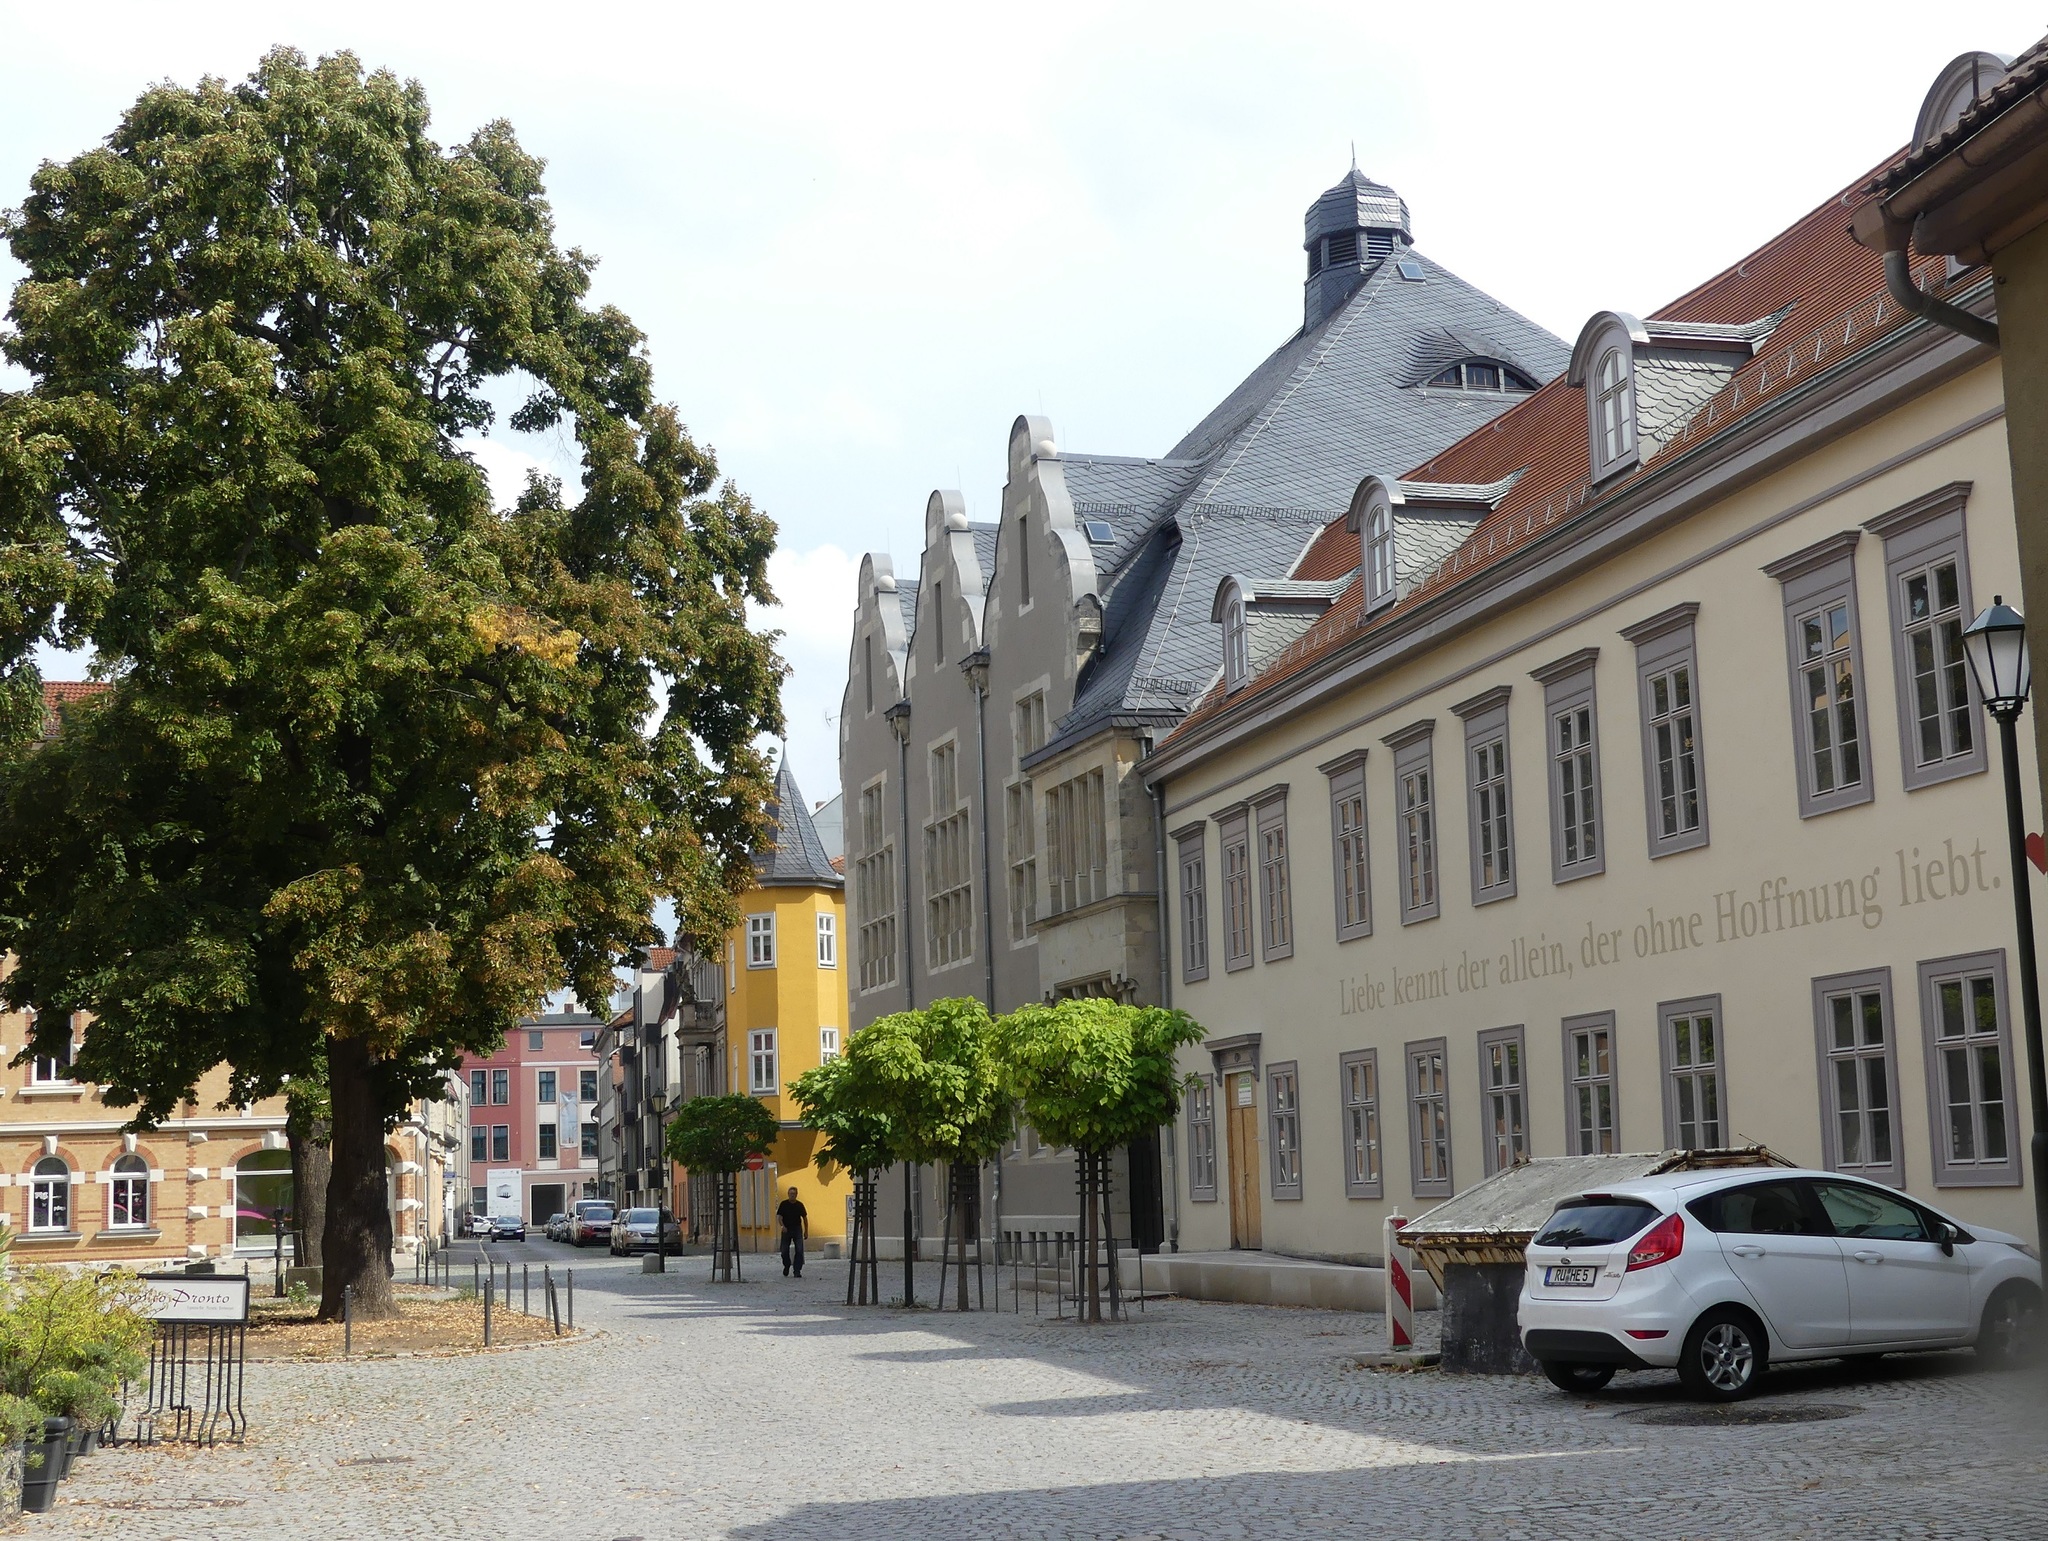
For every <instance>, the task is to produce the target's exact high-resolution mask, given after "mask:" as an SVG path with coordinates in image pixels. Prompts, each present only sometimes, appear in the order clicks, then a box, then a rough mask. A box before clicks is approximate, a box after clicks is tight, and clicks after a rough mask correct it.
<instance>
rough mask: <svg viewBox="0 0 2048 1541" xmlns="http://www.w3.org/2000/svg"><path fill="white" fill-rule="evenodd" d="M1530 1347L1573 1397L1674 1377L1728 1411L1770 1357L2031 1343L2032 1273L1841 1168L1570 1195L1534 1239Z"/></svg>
mask: <svg viewBox="0 0 2048 1541" xmlns="http://www.w3.org/2000/svg"><path fill="white" fill-rule="evenodd" d="M1527 1257H1528V1272H1527V1274H1526V1275H1525V1277H1524V1280H1523V1284H1522V1297H1521V1330H1522V1342H1523V1346H1524V1347H1526V1348H1527V1349H1528V1350H1529V1354H1530V1356H1531V1357H1532V1358H1533V1359H1535V1360H1536V1362H1537V1363H1538V1364H1540V1365H1541V1366H1542V1367H1543V1373H1544V1374H1546V1375H1547V1376H1549V1377H1550V1379H1551V1381H1552V1382H1553V1383H1554V1384H1556V1385H1557V1386H1559V1387H1562V1388H1563V1389H1565V1390H1567V1391H1582V1392H1583V1391H1597V1390H1599V1389H1600V1388H1601V1387H1602V1386H1604V1385H1606V1384H1607V1382H1608V1381H1609V1380H1610V1379H1612V1378H1613V1375H1614V1372H1615V1371H1616V1370H1617V1369H1637V1370H1640V1369H1648V1368H1653V1367H1654V1368H1663V1369H1676V1370H1677V1371H1678V1375H1679V1379H1680V1380H1681V1381H1683V1382H1684V1383H1685V1386H1686V1389H1687V1390H1689V1391H1691V1392H1692V1393H1693V1394H1694V1395H1696V1396H1700V1397H1706V1398H1709V1399H1712V1400H1715V1401H1732V1400H1734V1399H1735V1398H1737V1397H1742V1396H1747V1395H1749V1393H1751V1392H1752V1391H1754V1390H1756V1387H1757V1382H1758V1381H1759V1380H1760V1379H1761V1378H1762V1376H1763V1373H1764V1369H1765V1367H1766V1366H1768V1365H1769V1364H1771V1363H1772V1362H1773V1361H1789V1360H1801V1359H1834V1358H1847V1359H1856V1358H1864V1357H1871V1358H1874V1357H1876V1356H1877V1355H1880V1354H1887V1353H1892V1352H1894V1351H1897V1350H1908V1349H1938V1348H1959V1347H1963V1346H1974V1347H1975V1349H1976V1350H1977V1353H1978V1355H1979V1356H1980V1357H1981V1358H1983V1359H1985V1360H1987V1361H1988V1362H1990V1363H1991V1364H1994V1365H1999V1366H2005V1365H2012V1364H2018V1363H2021V1362H2024V1361H2026V1360H2027V1359H2029V1358H2031V1357H2032V1356H2033V1355H2034V1354H2035V1353H2037V1352H2038V1351H2039V1349H2040V1347H2041V1332H2042V1310H2041V1298H2042V1297H2041V1260H2040V1257H2039V1255H2038V1254H2037V1253H2036V1252H2035V1250H2034V1249H2033V1248H2032V1247H2031V1246H2029V1245H2028V1244H2027V1243H2026V1242H2024V1241H2022V1240H2020V1238H2019V1237H2017V1236H2009V1235H2007V1234H2006V1233H2005V1232H2003V1231H1994V1230H1990V1229H1988V1228H1986V1227H1982V1226H1975V1225H1964V1224H1963V1223H1962V1222H1960V1221H1958V1220H1956V1219H1954V1218H1953V1217H1952V1216H1949V1215H1946V1214H1943V1213H1942V1212H1941V1211H1940V1210H1937V1209H1933V1208H1930V1207H1929V1206H1928V1205H1926V1204H1923V1203H1921V1202H1920V1201H1919V1200H1918V1199H1913V1198H1908V1197H1907V1196H1906V1195H1905V1194H1903V1193H1899V1192H1897V1191H1895V1190H1893V1189H1891V1188H1887V1187H1884V1186H1882V1185H1880V1184H1878V1183H1874V1182H1867V1181H1864V1180H1863V1179H1861V1178H1855V1177H1844V1176H1842V1175H1841V1174H1839V1173H1836V1172H1811V1171H1787V1170H1784V1169H1773V1170H1768V1171H1760V1170H1758V1169H1756V1168H1754V1167H1752V1168H1747V1169H1740V1170H1728V1169H1723V1170H1721V1171H1707V1172H1701V1171H1694V1172H1674V1173H1670V1174H1667V1175H1665V1176H1661V1177H1646V1178H1638V1179H1633V1180H1631V1181H1628V1182H1622V1183H1616V1184H1614V1185H1613V1186H1612V1187H1611V1188H1606V1189H1603V1190H1601V1191H1599V1192H1591V1193H1581V1194H1578V1195H1576V1196H1575V1197H1572V1198H1568V1199H1565V1200H1564V1201H1563V1202H1562V1203H1560V1204H1559V1205H1558V1206H1557V1209H1556V1211H1555V1212H1554V1213H1553V1214H1552V1215H1551V1217H1550V1219H1549V1220H1548V1221H1547V1222H1546V1223H1545V1224H1544V1226H1543V1228H1542V1229H1541V1230H1540V1231H1538V1232H1537V1233H1536V1236H1535V1239H1534V1240H1533V1241H1531V1242H1530V1244H1529V1247H1528V1252H1527Z"/></svg>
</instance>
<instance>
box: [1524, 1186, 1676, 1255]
mask: <svg viewBox="0 0 2048 1541" xmlns="http://www.w3.org/2000/svg"><path fill="white" fill-rule="evenodd" d="M1658 1213H1659V1211H1658V1209H1657V1206H1656V1205H1654V1204H1649V1203H1645V1202H1644V1201H1643V1200H1642V1199H1628V1198H1616V1197H1614V1196H1612V1195H1610V1194H1589V1195H1588V1196H1587V1197H1585V1198H1582V1199H1566V1200H1565V1201H1564V1202H1563V1203H1562V1204H1560V1205H1558V1206H1557V1212H1556V1213H1555V1214H1553V1215H1552V1216H1551V1217H1550V1218H1549V1219H1548V1220H1547V1221H1545V1222H1544V1225H1543V1229H1542V1230H1540V1231H1538V1232H1537V1233H1536V1245H1537V1246H1539V1247H1599V1246H1605V1245H1607V1244H1608V1243H1610V1242H1617V1241H1626V1240H1628V1238H1629V1237H1631V1236H1633V1235H1635V1234H1636V1233H1637V1232H1638V1231H1641V1230H1643V1229H1644V1228H1645V1227H1646V1226H1648V1225H1649V1224H1650V1223H1651V1222H1652V1221H1653V1220H1655V1219H1656V1218H1657V1215H1658Z"/></svg>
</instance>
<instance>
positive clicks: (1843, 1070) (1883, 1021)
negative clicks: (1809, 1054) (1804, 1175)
mask: <svg viewBox="0 0 2048 1541" xmlns="http://www.w3.org/2000/svg"><path fill="white" fill-rule="evenodd" d="M1873 1006H1875V1008H1876V1012H1877V1022H1876V1027H1877V1038H1876V1039H1875V1041H1872V1040H1871V1038H1870V1036H1869V1032H1870V1027H1871V1024H1870V1021H1869V1013H1870V1009H1871V1008H1872V1007H1873ZM1845 1007H1846V1008H1847V1015H1846V1019H1844V1015H1843V1009H1844V1008H1845ZM1845 1026H1846V1027H1847V1028H1848V1039H1847V1041H1846V1042H1844V1041H1842V1036H1841V1029H1842V1028H1843V1027H1845ZM1813 1033H1814V1053H1815V1058H1816V1062H1817V1064H1818V1067H1819V1073H1820V1115H1821V1117H1820V1135H1821V1140H1820V1144H1821V1163H1822V1165H1824V1166H1825V1167H1826V1168H1827V1169H1828V1170H1829V1171H1830V1172H1843V1173H1848V1174H1851V1175H1854V1176H1857V1177H1870V1178H1875V1179H1876V1180H1877V1181H1878V1182H1882V1183H1889V1184H1890V1185H1891V1186H1892V1187H1894V1188H1897V1187H1902V1186H1904V1184H1905V1181H1906V1152H1905V1142H1904V1140H1903V1139H1902V1138H1901V1136H1902V1134H1903V1132H1904V1131H1903V1130H1902V1129H1901V1128H1900V1120H1899V1114H1900V1112H1901V1109H1900V1107H1899V1055H1898V1043H1899V1031H1898V1020H1897V1018H1896V1016H1895V1015H1894V1014H1893V1012H1892V971H1891V970H1890V969H1888V968H1874V969H1859V970H1858V971H1856V972H1855V973H1852V974H1831V975H1826V976H1824V977H1822V978H1819V979H1816V980H1814V982H1813ZM1845 1080H1846V1081H1847V1082H1848V1083H1849V1084H1848V1086H1847V1088H1846V1096H1845V1094H1844V1092H1845V1089H1844V1086H1843V1082H1844V1081H1845ZM1852 1104H1853V1105H1852ZM1852 1121H1853V1123H1854V1125H1855V1133H1854V1134H1853V1135H1850V1134H1849V1133H1848V1131H1846V1130H1845V1129H1844V1128H1843V1125H1844V1124H1845V1123H1849V1122H1852ZM1880 1131H1881V1138H1882V1143H1883V1144H1884V1146H1885V1147H1886V1150H1885V1158H1884V1159H1883V1160H1881V1161H1880V1160H1877V1159H1876V1154H1877V1152H1876V1149H1875V1147H1876V1145H1877V1144H1878V1143H1879V1139H1880ZM1851 1154H1853V1155H1855V1156H1856V1157H1857V1158H1858V1159H1856V1160H1853V1161H1852V1160H1850V1159H1849V1157H1850V1155H1851Z"/></svg>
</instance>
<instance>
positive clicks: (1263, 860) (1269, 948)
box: [1251, 785, 1294, 963]
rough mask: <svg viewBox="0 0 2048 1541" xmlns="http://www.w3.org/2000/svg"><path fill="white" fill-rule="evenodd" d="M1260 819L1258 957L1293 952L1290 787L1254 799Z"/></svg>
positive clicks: (1266, 959)
mask: <svg viewBox="0 0 2048 1541" xmlns="http://www.w3.org/2000/svg"><path fill="white" fill-rule="evenodd" d="M1251 804H1252V808H1253V809H1254V810H1255V812H1256V814H1257V821H1258V862H1259V959H1260V961H1261V962H1264V963H1277V962H1278V961H1279V960H1280V959H1282V958H1291V957H1293V956H1294V879H1293V874H1292V870H1291V865H1290V862H1289V859H1288V854H1287V788H1286V786H1285V785H1281V786H1277V787H1271V788H1268V789H1267V790H1266V791H1264V792H1261V793H1260V794H1259V795H1258V796H1257V797H1255V798H1253V799H1251Z"/></svg>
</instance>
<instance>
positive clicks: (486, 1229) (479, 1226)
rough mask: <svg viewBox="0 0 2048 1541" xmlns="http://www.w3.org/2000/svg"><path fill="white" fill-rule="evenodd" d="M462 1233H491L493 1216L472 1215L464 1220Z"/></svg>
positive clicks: (477, 1234)
mask: <svg viewBox="0 0 2048 1541" xmlns="http://www.w3.org/2000/svg"><path fill="white" fill-rule="evenodd" d="M462 1234H463V1235H465V1236H488V1235H490V1234H491V1217H490V1216H489V1215H471V1216H470V1217H469V1218H468V1220H466V1221H464V1222H463V1227H462Z"/></svg>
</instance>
